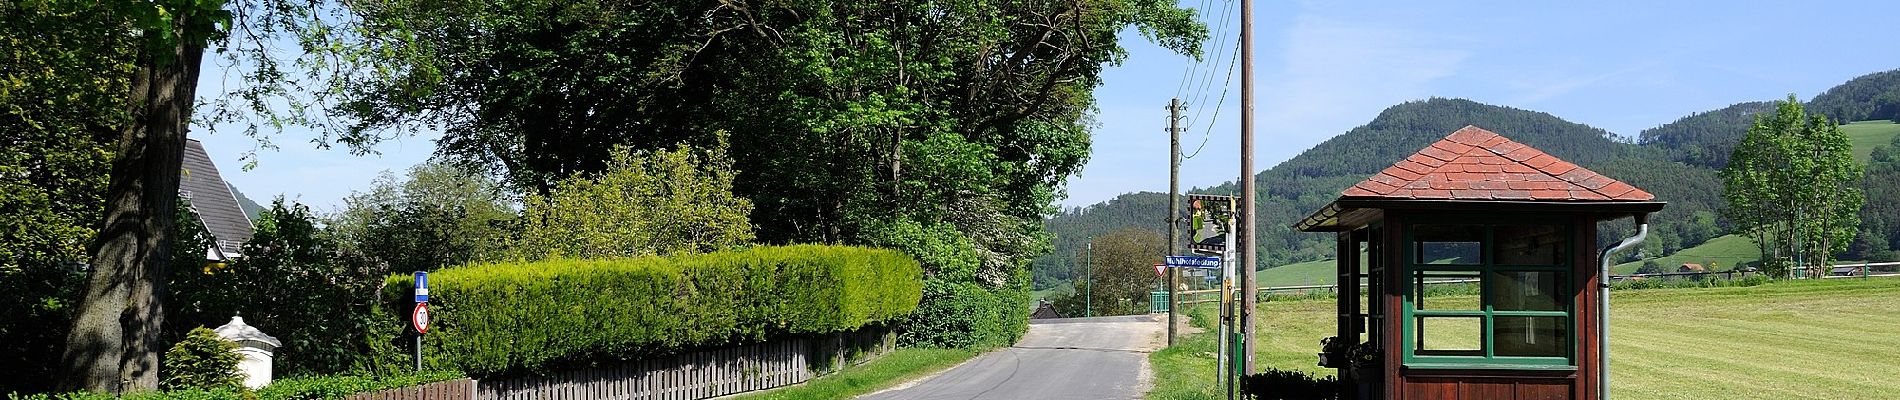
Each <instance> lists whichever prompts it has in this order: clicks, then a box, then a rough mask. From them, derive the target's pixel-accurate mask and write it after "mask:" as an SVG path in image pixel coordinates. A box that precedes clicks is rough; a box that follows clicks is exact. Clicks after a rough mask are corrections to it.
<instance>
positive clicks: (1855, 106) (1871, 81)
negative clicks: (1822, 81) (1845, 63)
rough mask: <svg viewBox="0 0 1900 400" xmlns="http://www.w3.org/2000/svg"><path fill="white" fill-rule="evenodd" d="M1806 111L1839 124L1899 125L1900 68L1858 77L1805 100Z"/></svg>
mask: <svg viewBox="0 0 1900 400" xmlns="http://www.w3.org/2000/svg"><path fill="white" fill-rule="evenodd" d="M1808 111H1809V112H1816V113H1821V114H1822V115H1826V116H1828V117H1832V118H1834V119H1835V120H1837V121H1842V122H1847V121H1866V120H1874V119H1885V120H1894V121H1895V122H1900V69H1897V70H1892V71H1886V72H1876V73H1872V74H1867V75H1862V76H1860V77H1857V78H1854V79H1852V80H1848V81H1847V83H1842V84H1841V85H1840V86H1835V87H1834V88H1832V89H1828V90H1827V91H1826V92H1822V93H1821V95H1819V96H1814V100H1811V101H1808Z"/></svg>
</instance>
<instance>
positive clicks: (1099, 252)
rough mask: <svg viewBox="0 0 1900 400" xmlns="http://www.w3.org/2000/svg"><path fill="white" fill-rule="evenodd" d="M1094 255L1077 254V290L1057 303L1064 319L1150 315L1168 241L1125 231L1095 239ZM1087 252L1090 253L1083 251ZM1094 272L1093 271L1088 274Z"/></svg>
mask: <svg viewBox="0 0 1900 400" xmlns="http://www.w3.org/2000/svg"><path fill="white" fill-rule="evenodd" d="M1090 242H1091V243H1094V244H1095V245H1094V251H1093V252H1092V254H1086V255H1085V254H1077V255H1076V260H1078V261H1087V262H1088V264H1090V265H1092V266H1093V267H1090V266H1087V265H1083V263H1077V264H1075V265H1074V268H1075V276H1076V282H1075V290H1074V291H1072V293H1068V294H1066V295H1064V296H1062V297H1058V298H1056V299H1055V300H1054V302H1055V304H1056V308H1057V309H1058V310H1060V311H1061V312H1062V315H1074V316H1081V315H1083V314H1084V313H1085V311H1088V310H1093V314H1094V315H1098V316H1100V315H1133V314H1144V313H1147V312H1148V306H1149V304H1148V302H1149V300H1150V299H1149V295H1148V292H1149V291H1152V290H1155V289H1156V280H1157V277H1158V275H1156V274H1155V269H1154V264H1155V263H1159V262H1161V255H1162V254H1165V253H1167V251H1168V246H1167V243H1168V241H1167V239H1166V238H1163V237H1162V236H1161V235H1160V234H1157V233H1155V232H1154V231H1152V230H1148V229H1142V228H1122V229H1119V230H1116V231H1114V232H1109V233H1108V234H1106V235H1102V236H1098V237H1095V238H1094V239H1093V240H1091V241H1090ZM1084 251H1087V250H1084ZM1085 270H1092V271H1085Z"/></svg>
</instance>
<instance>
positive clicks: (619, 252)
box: [510, 140, 752, 260]
mask: <svg viewBox="0 0 1900 400" xmlns="http://www.w3.org/2000/svg"><path fill="white" fill-rule="evenodd" d="M617 151H618V153H617V154H615V155H614V159H613V160H612V161H611V162H609V164H608V166H607V170H606V171H602V172H600V173H592V174H575V175H574V176H571V177H568V178H567V179H565V180H562V181H561V182H560V183H559V184H558V185H556V186H555V188H554V190H553V191H552V192H550V193H548V194H545V195H538V194H537V195H530V196H528V199H527V200H526V203H527V204H526V207H525V209H524V210H522V217H521V221H522V222H521V234H520V235H519V236H520V237H519V239H518V240H517V241H515V242H514V243H513V244H512V245H511V246H510V247H511V250H512V252H513V253H514V254H513V255H514V256H515V257H518V258H523V259H529V260H536V259H541V258H546V257H568V258H583V259H598V258H621V257H637V256H650V255H672V254H681V253H685V254H690V253H704V252H709V251H715V250H724V249H730V248H734V247H736V246H739V245H743V244H746V243H749V242H751V241H752V223H751V222H750V221H747V220H746V214H747V213H748V212H750V211H752V201H751V200H747V199H745V198H743V197H737V196H733V194H732V180H733V171H732V158H731V157H730V156H728V155H727V154H726V146H725V141H724V140H721V141H719V142H718V144H717V145H715V146H713V147H712V148H709V149H705V150H703V151H701V150H698V149H695V148H693V147H692V146H688V145H681V146H680V147H679V148H678V149H676V150H670V151H655V152H638V153H636V152H634V151H632V150H630V149H629V148H626V147H621V148H620V149H619V150H617Z"/></svg>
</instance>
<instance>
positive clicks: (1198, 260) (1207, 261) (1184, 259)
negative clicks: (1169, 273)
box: [1167, 256, 1220, 269]
mask: <svg viewBox="0 0 1900 400" xmlns="http://www.w3.org/2000/svg"><path fill="white" fill-rule="evenodd" d="M1167 260H1168V268H1212V269H1218V268H1220V257H1201V256H1168V257H1167Z"/></svg>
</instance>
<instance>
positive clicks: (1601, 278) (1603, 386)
mask: <svg viewBox="0 0 1900 400" xmlns="http://www.w3.org/2000/svg"><path fill="white" fill-rule="evenodd" d="M1647 237H1649V214H1637V215H1636V236H1630V237H1629V238H1625V239H1623V241H1622V242H1621V243H1617V244H1616V246H1611V247H1610V248H1606V249H1603V253H1602V254H1600V255H1598V256H1597V262H1598V263H1599V264H1601V265H1600V269H1599V271H1598V273H1597V398H1598V399H1602V400H1610V254H1612V253H1616V252H1620V251H1624V250H1628V249H1629V248H1631V247H1636V245H1637V244H1639V243H1642V242H1643V239H1644V238H1647Z"/></svg>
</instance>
